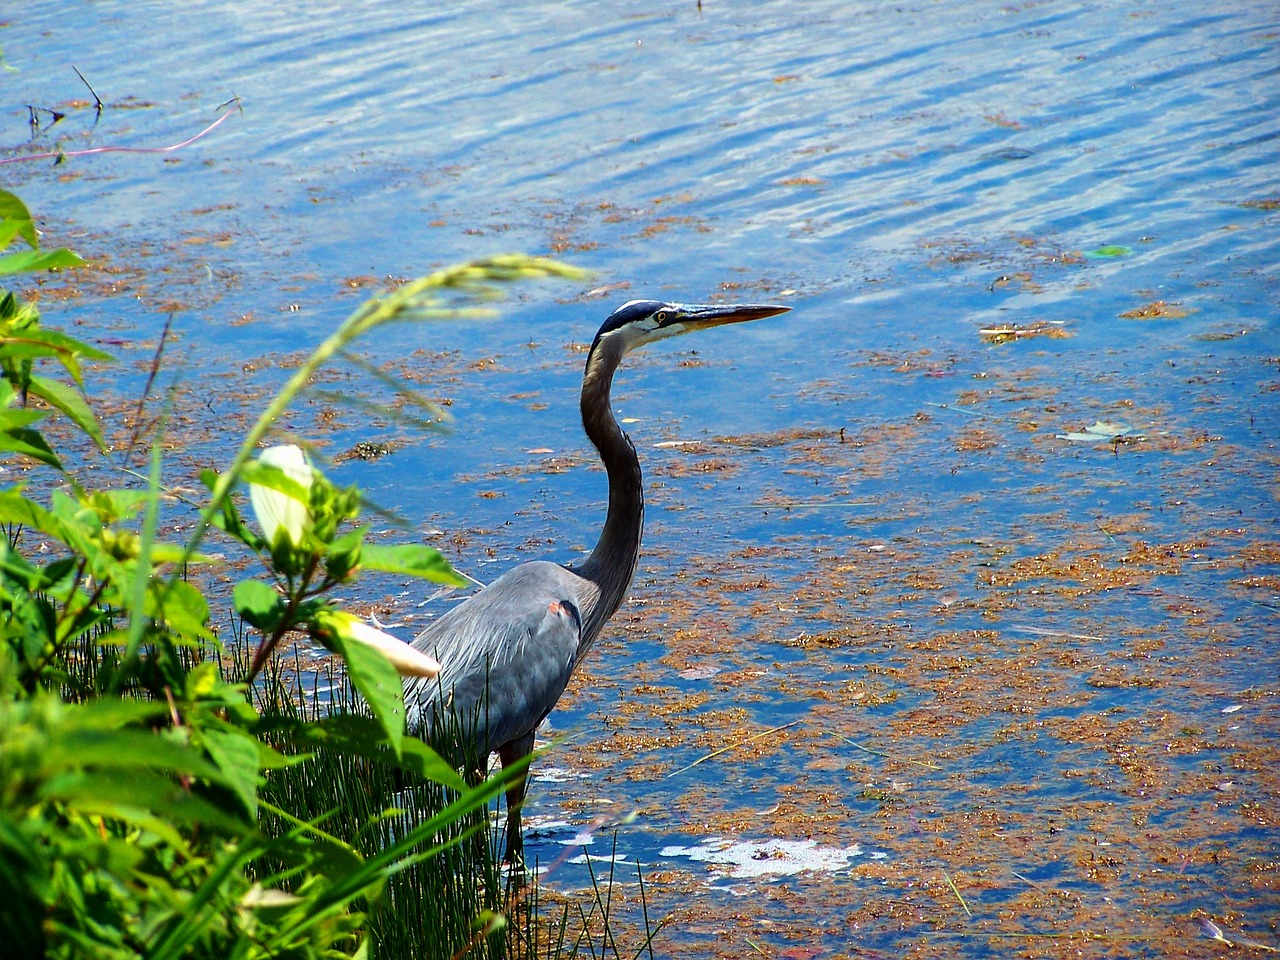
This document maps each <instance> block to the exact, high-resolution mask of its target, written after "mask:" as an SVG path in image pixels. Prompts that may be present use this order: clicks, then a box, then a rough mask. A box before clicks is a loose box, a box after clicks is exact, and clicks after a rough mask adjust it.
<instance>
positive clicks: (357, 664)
mask: <svg viewBox="0 0 1280 960" xmlns="http://www.w3.org/2000/svg"><path fill="white" fill-rule="evenodd" d="M329 637H330V639H331V642H332V644H333V647H334V648H335V649H336V650H337V651H338V653H340V654H341V655H342V658H343V659H344V660H346V662H347V677H348V679H349V680H350V681H351V685H352V686H353V687H355V688H356V690H358V691H359V692H360V695H361V696H362V697H364V699H365V701H366V702H367V703H368V704H369V709H370V710H372V711H373V715H374V717H375V718H377V721H378V723H379V725H380V726H381V727H382V732H383V733H384V734H386V737H387V744H388V746H390V747H391V751H392V753H394V754H395V755H396V756H397V757H399V756H400V751H401V746H402V744H403V742H404V736H405V734H404V687H403V686H402V684H401V682H400V674H398V673H396V668H395V667H393V666H392V665H391V661H390V660H388V659H387V658H386V657H385V656H383V655H382V653H381V652H379V651H377V650H374V649H373V648H372V647H368V646H365V645H364V644H363V643H354V642H346V641H344V640H343V639H342V638H341V637H340V636H338V635H337V633H336V632H330V634H329Z"/></svg>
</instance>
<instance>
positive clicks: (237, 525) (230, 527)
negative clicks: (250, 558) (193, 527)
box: [200, 468, 268, 550]
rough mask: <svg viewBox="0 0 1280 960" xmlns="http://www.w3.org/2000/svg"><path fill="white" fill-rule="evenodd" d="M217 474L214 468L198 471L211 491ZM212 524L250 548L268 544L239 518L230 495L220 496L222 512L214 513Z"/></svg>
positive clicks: (263, 547) (260, 548) (202, 481)
mask: <svg viewBox="0 0 1280 960" xmlns="http://www.w3.org/2000/svg"><path fill="white" fill-rule="evenodd" d="M218 476H219V474H218V472H217V471H216V470H210V469H208V468H205V469H204V470H201V471H200V482H201V483H203V484H204V485H205V486H206V487H208V488H209V490H210V491H212V490H213V489H214V488H215V487H216V486H217V485H218ZM213 525H214V526H216V527H217V528H218V529H219V530H222V531H223V532H224V533H228V534H230V535H231V536H233V537H235V538H236V539H237V540H239V541H240V542H241V543H243V544H244V545H245V546H247V547H249V548H250V549H251V550H265V549H266V548H267V546H268V544H267V542H266V541H265V540H263V539H262V537H260V536H258V534H257V533H256V532H254V531H253V530H252V529H251V528H250V527H249V526H248V525H247V524H246V523H245V522H244V520H242V519H241V517H240V511H239V510H238V509H236V505H235V502H234V501H233V500H232V499H231V497H223V498H222V513H221V514H215V515H214V517H213Z"/></svg>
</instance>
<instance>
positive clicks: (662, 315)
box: [654, 310, 667, 323]
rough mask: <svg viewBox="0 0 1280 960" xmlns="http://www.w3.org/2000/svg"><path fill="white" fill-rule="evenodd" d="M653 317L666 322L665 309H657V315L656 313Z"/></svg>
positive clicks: (660, 321) (659, 321)
mask: <svg viewBox="0 0 1280 960" xmlns="http://www.w3.org/2000/svg"><path fill="white" fill-rule="evenodd" d="M654 319H655V320H657V321H658V323H666V322H667V311H665V310H659V311H658V315H657V316H656V317H654Z"/></svg>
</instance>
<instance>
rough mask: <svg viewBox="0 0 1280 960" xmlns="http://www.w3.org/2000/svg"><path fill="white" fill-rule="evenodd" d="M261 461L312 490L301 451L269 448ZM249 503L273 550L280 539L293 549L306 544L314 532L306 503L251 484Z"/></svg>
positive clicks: (310, 479)
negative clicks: (311, 530)
mask: <svg viewBox="0 0 1280 960" xmlns="http://www.w3.org/2000/svg"><path fill="white" fill-rule="evenodd" d="M258 461H259V462H260V463H264V464H266V465H267V466H269V467H275V468H276V469H277V470H279V471H281V472H282V473H283V474H284V475H285V476H287V477H288V478H289V479H291V480H294V481H296V482H297V483H299V484H301V486H302V488H303V489H304V490H307V491H309V490H310V489H311V482H312V480H313V479H314V477H313V474H312V470H311V465H310V464H309V463H307V461H306V458H305V457H303V455H302V450H301V448H299V447H297V446H295V445H293V444H286V445H283V446H278V447H268V448H267V449H266V450H263V451H262V455H261V456H259V457H258ZM249 501H250V503H252V504H253V512H254V514H255V515H256V516H257V518H258V525H259V526H261V527H262V535H263V536H264V537H266V540H267V543H268V544H269V545H270V546H272V547H274V546H275V545H276V543H277V538H278V537H281V536H283V537H286V538H288V542H289V543H290V544H291V545H292V546H295V547H298V546H301V545H302V544H303V542H304V541H305V539H306V534H307V531H308V530H310V529H311V509H310V506H309V505H308V504H307V503H306V502H304V501H302V500H299V499H297V498H296V497H291V496H289V494H287V493H282V492H281V491H279V490H274V489H272V488H271V487H264V486H261V485H259V484H256V483H251V484H249Z"/></svg>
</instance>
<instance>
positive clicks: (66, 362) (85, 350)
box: [0, 323, 115, 385]
mask: <svg viewBox="0 0 1280 960" xmlns="http://www.w3.org/2000/svg"><path fill="white" fill-rule="evenodd" d="M0 348H2V352H0V356H3V357H4V358H6V359H9V358H19V357H21V358H25V359H36V358H38V357H56V358H57V360H58V361H59V362H60V363H61V364H62V365H63V366H64V367H65V368H66V370H67V372H68V373H69V374H71V377H72V379H74V380H75V381H76V383H77V384H80V385H83V380H84V374H83V371H82V369H81V367H80V361H81V360H82V359H83V360H92V361H95V362H97V363H114V362H115V357H113V356H111V354H109V353H103V352H102V351H101V350H98V349H96V348H94V347H91V346H89V345H88V344H87V343H84V342H83V341H80V340H77V339H76V338H75V337H69V336H67V335H66V334H65V333H63V332H62V331H60V330H45V329H44V328H42V327H40V326H38V325H37V324H35V323H31V324H29V325H27V326H26V327H24V328H22V329H12V328H11V329H10V330H9V332H8V333H7V334H5V335H4V336H3V337H2V338H0Z"/></svg>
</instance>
